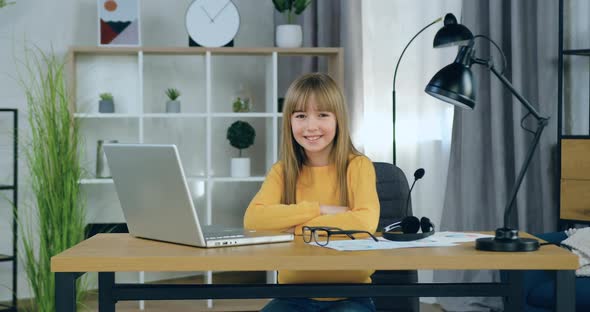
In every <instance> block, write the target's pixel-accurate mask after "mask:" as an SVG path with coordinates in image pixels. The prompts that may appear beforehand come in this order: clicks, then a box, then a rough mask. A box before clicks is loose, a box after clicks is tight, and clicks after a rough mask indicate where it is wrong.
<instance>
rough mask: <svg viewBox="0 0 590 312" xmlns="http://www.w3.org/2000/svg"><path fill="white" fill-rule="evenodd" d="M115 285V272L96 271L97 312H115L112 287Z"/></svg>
mask: <svg viewBox="0 0 590 312" xmlns="http://www.w3.org/2000/svg"><path fill="white" fill-rule="evenodd" d="M114 287H115V273H114V272H99V273H98V311H99V312H115V304H116V303H117V302H116V301H115V299H114V298H113V288H114Z"/></svg>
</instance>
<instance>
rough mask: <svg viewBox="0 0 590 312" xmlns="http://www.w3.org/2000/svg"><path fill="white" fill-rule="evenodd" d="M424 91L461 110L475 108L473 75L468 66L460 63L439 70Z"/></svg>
mask: <svg viewBox="0 0 590 312" xmlns="http://www.w3.org/2000/svg"><path fill="white" fill-rule="evenodd" d="M424 91H426V93H428V94H430V95H431V96H433V97H435V98H437V99H439V100H441V101H444V102H447V103H451V104H453V105H456V106H459V107H461V108H469V109H473V108H474V107H475V88H474V85H473V74H472V73H471V69H470V68H469V67H468V66H466V65H464V64H461V63H458V62H453V63H451V64H449V65H447V66H445V67H444V68H443V69H441V70H439V71H438V73H436V75H434V77H432V79H431V80H430V82H429V83H428V85H426V89H424Z"/></svg>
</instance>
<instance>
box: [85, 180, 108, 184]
mask: <svg viewBox="0 0 590 312" xmlns="http://www.w3.org/2000/svg"><path fill="white" fill-rule="evenodd" d="M79 183H80V184H113V179H80V182H79Z"/></svg>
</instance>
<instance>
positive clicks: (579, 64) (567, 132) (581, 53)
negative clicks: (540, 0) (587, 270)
mask: <svg viewBox="0 0 590 312" xmlns="http://www.w3.org/2000/svg"><path fill="white" fill-rule="evenodd" d="M583 7H584V6H583V0H577V1H576V0H559V54H558V74H559V75H558V99H557V107H558V121H557V138H558V157H559V193H558V194H559V211H558V215H559V223H558V227H559V228H562V229H565V228H570V227H575V225H576V224H586V225H588V224H590V192H589V191H588V190H589V189H590V115H587V116H582V115H581V114H577V113H578V112H579V111H580V108H581V107H584V106H586V107H588V110H587V111H586V112H587V113H588V114H590V103H588V102H586V101H582V102H580V101H579V100H576V99H575V96H574V93H578V96H579V95H580V94H585V95H586V99H588V98H589V97H588V93H589V92H590V88H589V87H588V80H589V78H588V75H587V73H588V67H587V64H588V60H590V58H589V57H590V48H589V47H588V46H581V47H579V46H577V44H576V43H577V42H584V40H583V38H582V36H584V37H585V36H587V35H588V33H587V31H586V30H584V29H574V28H571V26H570V27H566V26H567V22H568V20H569V19H571V18H572V17H571V15H572V14H571V13H572V12H575V11H576V10H582V8H583ZM568 12H569V13H570V14H567V13H568ZM566 41H569V44H567V47H566V46H565V45H566ZM586 42H587V41H586ZM582 76H586V77H585V79H586V81H584V79H580V78H581V77H582ZM572 115H576V118H575V119H576V120H578V121H576V120H574V118H572ZM576 123H577V125H576ZM584 123H585V124H584ZM582 124H584V125H583V126H581V125H582Z"/></svg>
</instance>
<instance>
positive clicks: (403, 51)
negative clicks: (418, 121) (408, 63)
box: [393, 17, 443, 92]
mask: <svg viewBox="0 0 590 312" xmlns="http://www.w3.org/2000/svg"><path fill="white" fill-rule="evenodd" d="M442 19H443V18H442V17H439V18H437V19H436V20H434V21H433V22H432V23H430V24H428V25H426V26H424V28H422V29H420V31H419V32H418V33H416V34H415V35H414V37H412V39H410V42H408V44H406V46H405V47H404V49H403V50H402V54H400V56H399V58H398V59H397V63H396V64H395V71H394V73H393V92H395V79H396V78H397V68H398V67H399V62H400V61H401V60H402V57H403V56H404V53H406V50H407V49H408V47H409V46H410V44H411V43H412V41H414V39H416V37H418V35H420V34H421V33H422V32H423V31H425V30H426V29H427V28H428V27H430V26H432V25H434V24H436V23H438V22H440V21H442Z"/></svg>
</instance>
